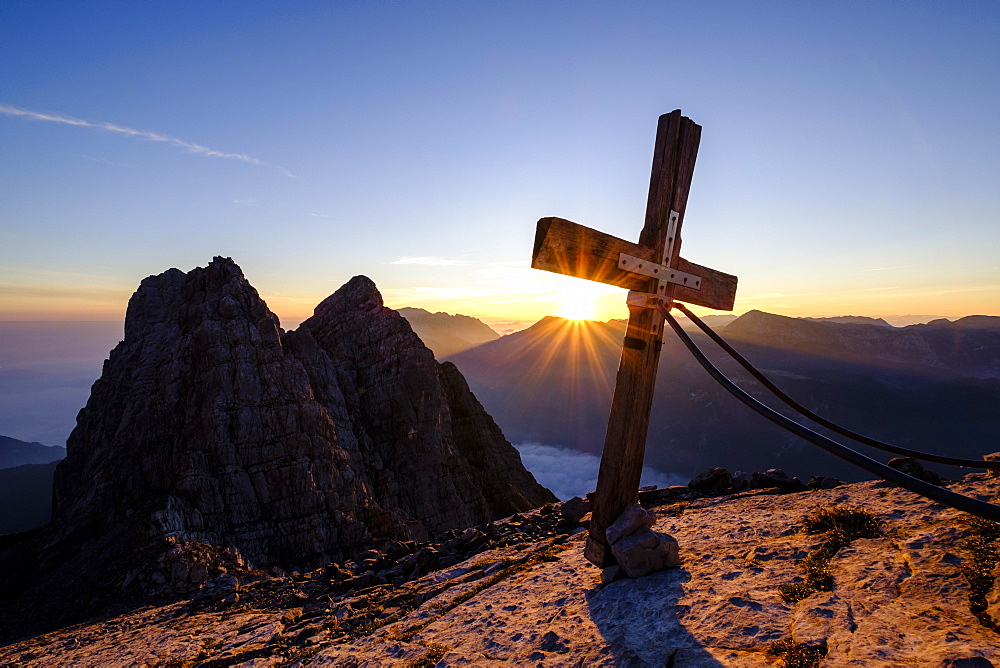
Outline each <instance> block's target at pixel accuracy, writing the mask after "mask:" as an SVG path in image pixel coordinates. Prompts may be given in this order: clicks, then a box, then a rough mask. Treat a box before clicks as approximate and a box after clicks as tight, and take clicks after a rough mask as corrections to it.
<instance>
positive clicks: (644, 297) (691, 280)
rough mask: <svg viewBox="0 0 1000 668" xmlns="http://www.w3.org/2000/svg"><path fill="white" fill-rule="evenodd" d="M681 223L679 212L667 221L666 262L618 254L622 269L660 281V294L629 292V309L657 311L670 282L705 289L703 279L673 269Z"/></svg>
mask: <svg viewBox="0 0 1000 668" xmlns="http://www.w3.org/2000/svg"><path fill="white" fill-rule="evenodd" d="M679 220H680V214H679V213H677V212H676V211H671V212H670V216H669V218H668V219H667V235H666V236H667V238H666V243H665V244H664V248H663V262H662V263H659V264H658V263H656V262H650V261H649V260H645V259H643V258H641V257H635V256H634V255H629V254H628V253H619V254H618V268H619V269H622V270H624V271H627V272H629V273H631V274H638V275H640V276H648V277H649V278H656V279H659V280H658V283H657V291H656V292H655V293H649V292H642V291H639V290H629V293H628V298H627V300H626V303H627V304H628V305H629V306H638V307H639V308H656V306H657V305H658V304H660V303H662V302H663V301H664V298H663V297H664V295H666V294H667V285H668V284H670V283H676V284H677V285H683V286H685V287H689V288H693V289H695V290H700V289H701V277H700V276H695V275H694V274H690V273H688V272H685V271H680V270H678V269H672V268H671V265H672V264H673V262H672V260H673V256H674V244H675V243H676V241H677V226H678V221H679Z"/></svg>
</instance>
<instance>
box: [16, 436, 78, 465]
mask: <svg viewBox="0 0 1000 668" xmlns="http://www.w3.org/2000/svg"><path fill="white" fill-rule="evenodd" d="M65 456H66V448H63V447H60V446H58V445H42V444H41V443H37V442H35V441H32V442H31V443H28V442H26V441H19V440H17V439H16V438H11V437H10V436H0V469H6V468H12V467H14V466H23V465H24V464H48V463H49V462H55V461H59V460H60V459H62V458H63V457H65Z"/></svg>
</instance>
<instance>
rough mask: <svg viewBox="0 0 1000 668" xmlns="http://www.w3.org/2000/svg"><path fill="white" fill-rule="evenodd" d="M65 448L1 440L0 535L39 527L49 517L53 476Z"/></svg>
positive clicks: (6, 439)
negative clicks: (0, 510)
mask: <svg viewBox="0 0 1000 668" xmlns="http://www.w3.org/2000/svg"><path fill="white" fill-rule="evenodd" d="M65 456H66V448H61V447H58V446H49V445H42V444H41V443H27V442H25V441H19V440H17V439H16V438H11V437H9V436H0V509H3V511H2V512H0V535H3V534H8V533H16V532H18V531H26V530H28V529H33V528H34V527H37V526H41V525H42V524H45V523H46V522H48V521H49V517H50V516H51V515H52V475H53V473H54V471H55V470H56V464H58V463H59V460H61V459H63V458H64V457H65Z"/></svg>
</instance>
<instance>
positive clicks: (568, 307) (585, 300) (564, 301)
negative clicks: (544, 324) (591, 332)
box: [556, 291, 597, 320]
mask: <svg viewBox="0 0 1000 668" xmlns="http://www.w3.org/2000/svg"><path fill="white" fill-rule="evenodd" d="M595 301H596V300H595V298H594V296H593V295H589V294H586V293H585V292H583V291H580V292H577V293H572V294H567V295H564V296H563V297H562V298H561V299H560V300H559V303H560V308H559V313H557V314H556V315H558V316H559V317H561V318H566V319H567V320H594V319H596V318H597V304H596V303H595Z"/></svg>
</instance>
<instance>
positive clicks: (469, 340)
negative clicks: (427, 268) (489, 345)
mask: <svg viewBox="0 0 1000 668" xmlns="http://www.w3.org/2000/svg"><path fill="white" fill-rule="evenodd" d="M398 313H399V315H401V316H403V317H404V318H406V320H407V321H408V322H409V323H410V327H412V328H413V331H414V332H416V334H417V336H419V337H420V340H421V341H423V342H424V345H425V346H427V347H428V348H430V349H431V351H432V352H433V353H434V356H435V357H436V358H437V359H439V360H441V359H444V358H446V357H451V356H452V355H456V354H458V353H460V352H463V351H465V350H468V349H470V348H474V347H476V346H478V345H480V344H482V343H486V342H488V341H495V340H496V339H499V338H500V335H499V334H497V333H496V332H495V331H494V330H493V329H492V328H491V327H490V326H489V325H487V324H486V323H484V322H483V321H482V320H479V319H477V318H473V317H471V316H467V315H460V314H456V315H451V314H449V313H441V312H438V313H431V312H430V311H425V310H424V309H422V308H401V309H399V310H398Z"/></svg>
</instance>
